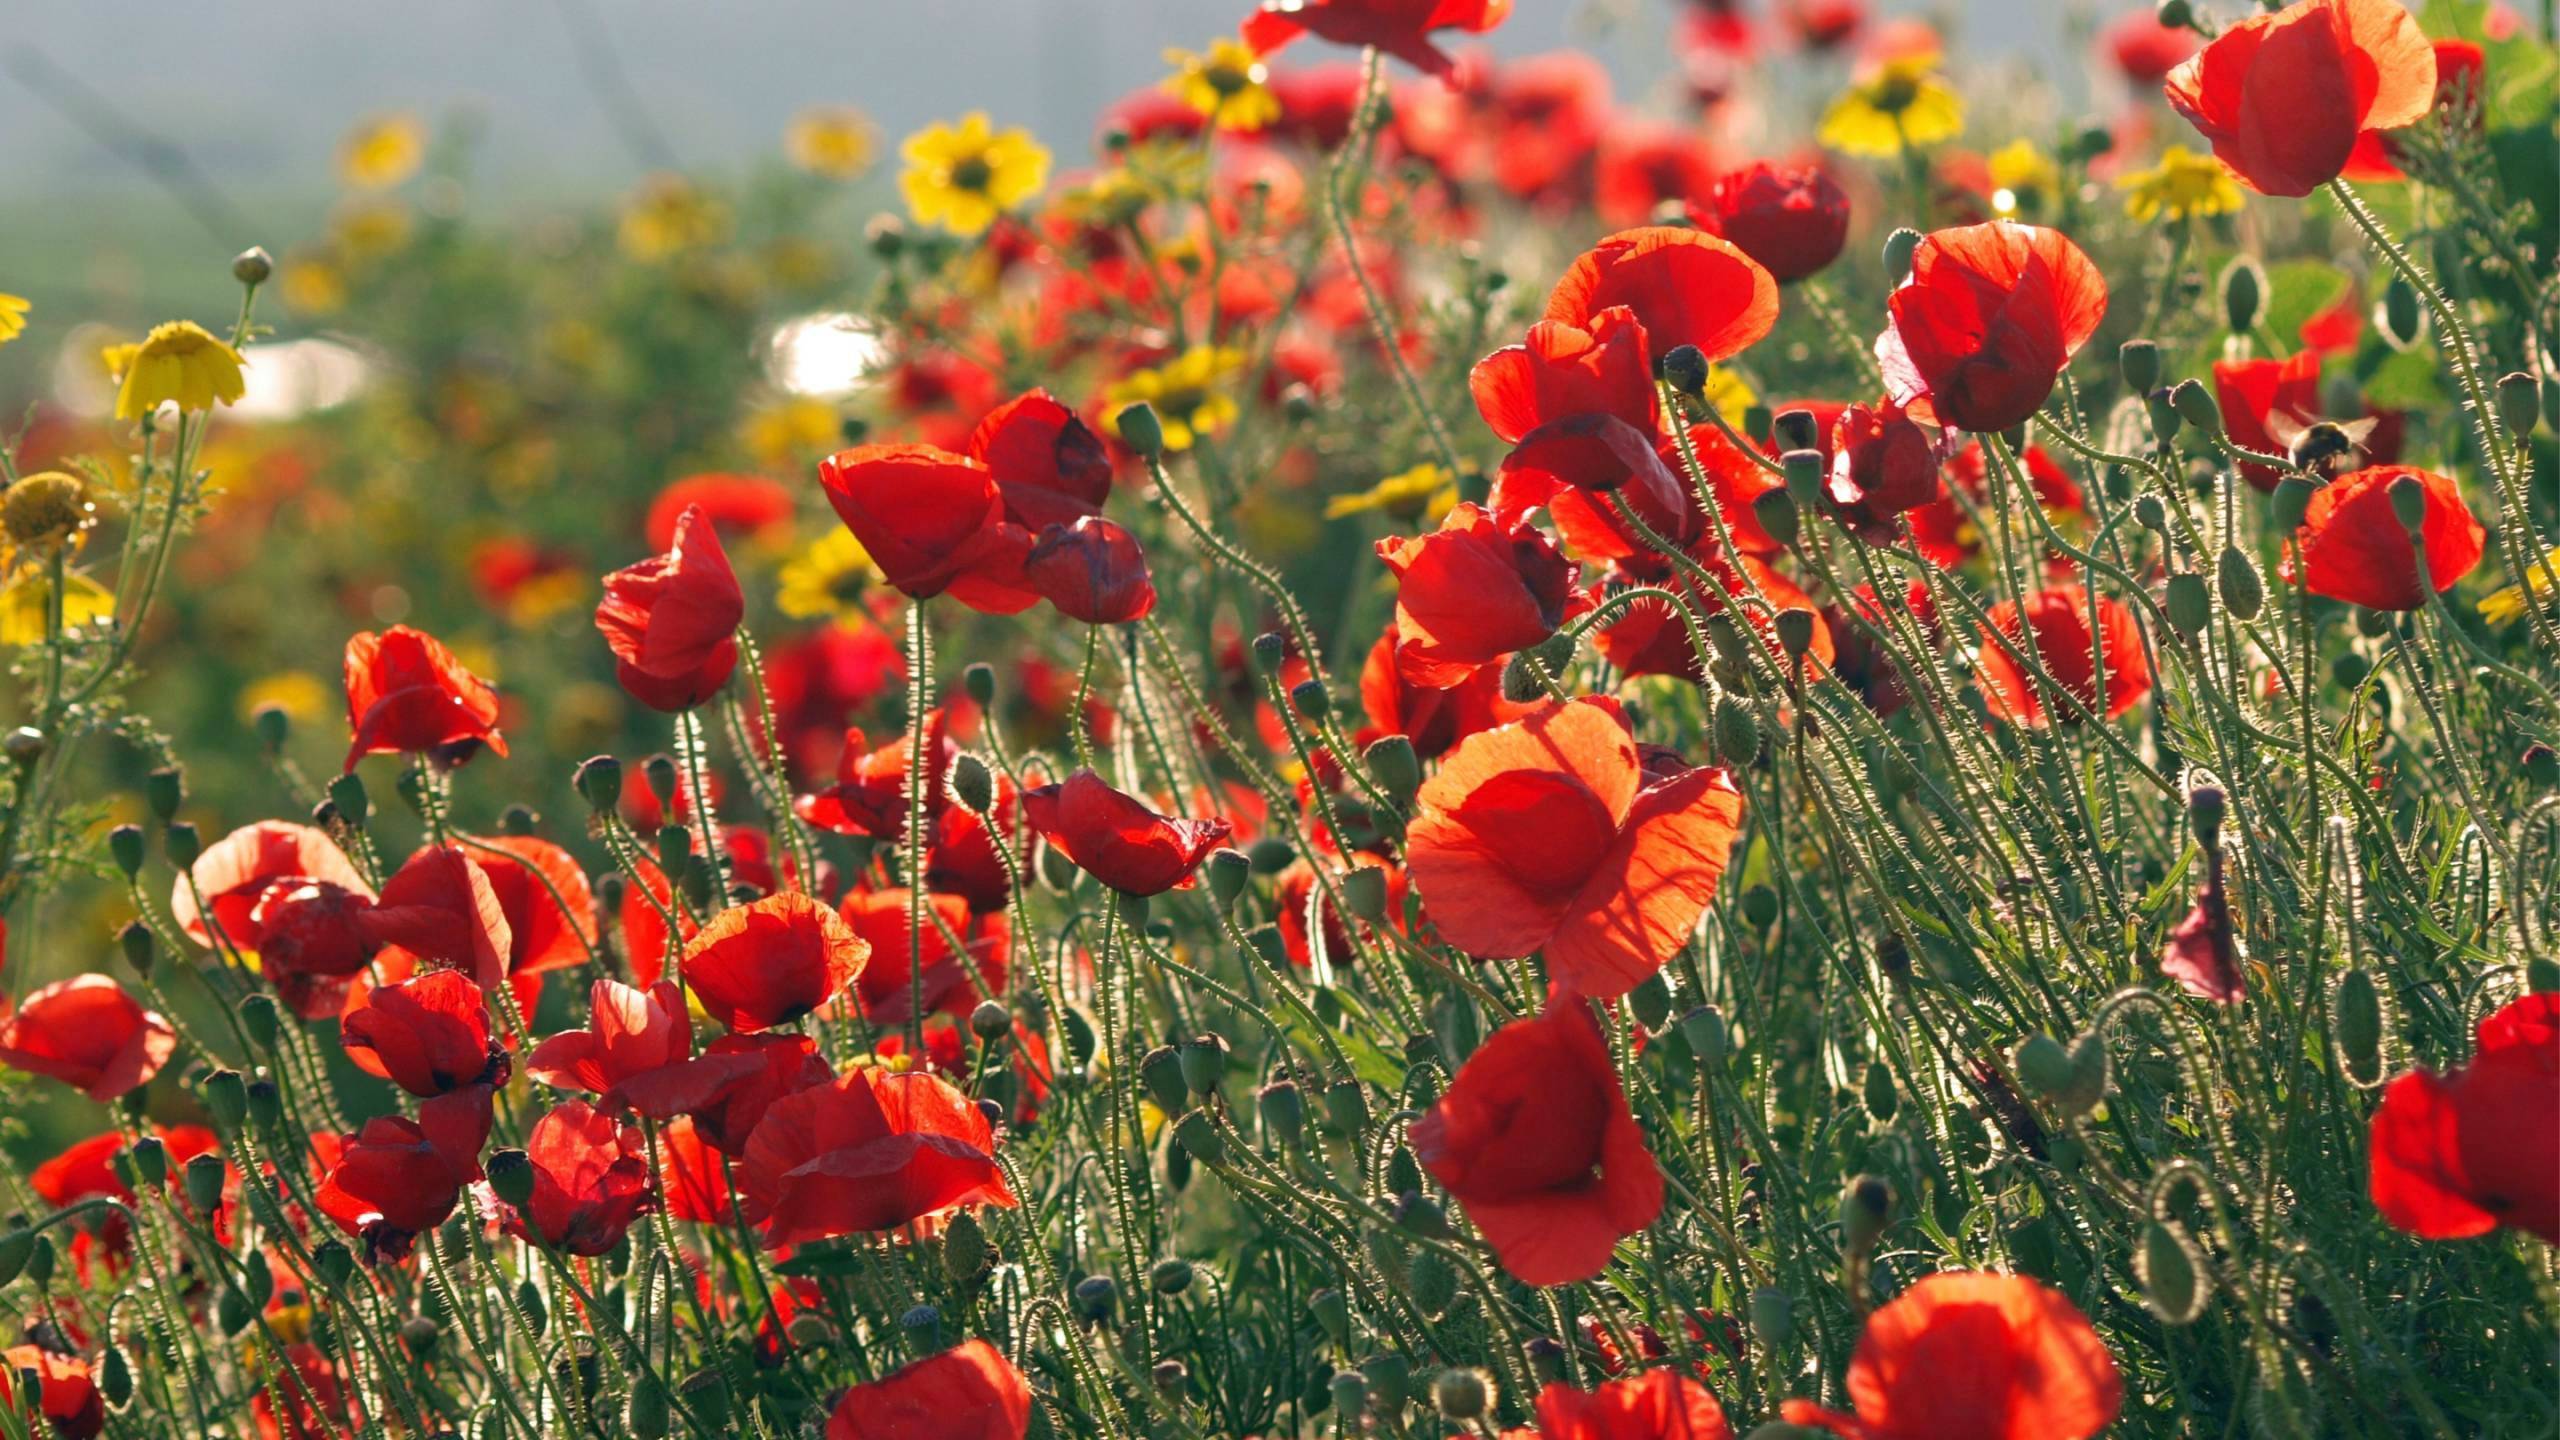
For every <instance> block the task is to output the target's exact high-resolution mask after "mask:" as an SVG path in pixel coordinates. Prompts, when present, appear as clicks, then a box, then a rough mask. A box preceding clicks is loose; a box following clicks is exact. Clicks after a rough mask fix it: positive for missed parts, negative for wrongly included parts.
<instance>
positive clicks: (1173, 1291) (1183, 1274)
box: [1147, 1259, 1192, 1295]
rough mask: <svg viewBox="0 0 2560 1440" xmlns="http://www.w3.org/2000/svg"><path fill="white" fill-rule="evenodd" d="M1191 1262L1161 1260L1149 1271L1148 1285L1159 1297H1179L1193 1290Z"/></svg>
mask: <svg viewBox="0 0 2560 1440" xmlns="http://www.w3.org/2000/svg"><path fill="white" fill-rule="evenodd" d="M1191 1273H1192V1271H1191V1262H1190V1261H1188V1260H1182V1259H1166V1260H1159V1261H1157V1262H1156V1263H1155V1265H1154V1267H1153V1268H1151V1269H1149V1270H1148V1271H1147V1283H1148V1284H1149V1285H1152V1286H1154V1287H1155V1291H1156V1293H1157V1294H1159V1295H1179V1294H1181V1293H1182V1292H1183V1291H1185V1290H1188V1289H1190V1288H1191Z"/></svg>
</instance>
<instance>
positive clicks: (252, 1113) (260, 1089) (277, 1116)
mask: <svg viewBox="0 0 2560 1440" xmlns="http://www.w3.org/2000/svg"><path fill="white" fill-rule="evenodd" d="M248 1095H249V1120H250V1123H251V1124H253V1125H255V1126H256V1127H257V1128H258V1130H259V1132H260V1133H262V1134H267V1133H273V1132H274V1130H275V1129H276V1127H277V1126H279V1125H282V1124H283V1123H284V1096H283V1094H282V1093H281V1092H279V1091H278V1090H277V1089H276V1082H274V1081H273V1080H270V1079H268V1078H267V1077H265V1076H263V1075H261V1076H259V1077H258V1078H257V1079H255V1080H252V1081H250V1082H249V1085H248Z"/></svg>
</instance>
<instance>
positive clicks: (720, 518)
mask: <svg viewBox="0 0 2560 1440" xmlns="http://www.w3.org/2000/svg"><path fill="white" fill-rule="evenodd" d="M693 510H699V511H701V512H702V513H703V514H704V515H705V516H706V517H708V518H709V519H710V521H711V528H712V529H713V530H714V531H716V532H717V533H718V534H719V536H720V538H721V540H722V541H723V542H724V543H731V542H735V541H739V540H769V539H773V538H775V537H778V536H785V535H788V534H789V533H790V532H791V522H792V521H793V520H794V519H795V518H797V516H798V514H799V511H800V506H799V503H798V502H797V501H796V500H795V499H793V497H792V493H791V487H790V486H788V485H785V484H783V483H782V482H781V481H779V480H772V479H768V478H766V477H765V476H762V475H724V474H719V473H716V472H713V473H707V474H701V475H687V476H686V477H684V478H683V479H681V480H677V481H673V482H670V483H669V484H668V485H667V487H666V488H665V489H663V490H660V491H659V492H658V495H657V498H656V499H654V500H651V501H650V502H649V518H648V519H647V520H646V521H645V522H643V524H642V525H641V533H642V534H643V535H645V536H646V537H647V538H648V541H649V548H650V549H652V550H673V549H674V548H676V529H677V525H678V523H679V522H680V521H681V520H682V519H683V517H684V516H685V514H686V512H688V511H693Z"/></svg>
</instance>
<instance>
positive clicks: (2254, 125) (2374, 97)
mask: <svg viewBox="0 0 2560 1440" xmlns="http://www.w3.org/2000/svg"><path fill="white" fill-rule="evenodd" d="M2163 90H2164V93H2166V94H2167V95H2168V97H2169V103H2170V105H2171V106H2173V107H2175V108H2176V110H2177V112H2178V113H2179V114H2181V115H2184V116H2185V117H2187V120H2188V121H2189V122H2190V123H2191V124H2193V125H2194V126H2195V127H2196V130H2197V132H2198V133H2199V134H2201V135H2203V136H2204V138H2205V140H2206V141H2207V142H2209V143H2210V144H2211V145H2212V146H2213V153H2214V158H2216V159H2218V160H2220V161H2221V162H2222V163H2223V164H2224V165H2225V166H2226V167H2228V168H2229V169H2230V171H2231V173H2232V174H2234V175H2236V176H2238V177H2239V178H2240V182H2241V183H2242V184H2244V185H2247V186H2248V187H2249V188H2250V189H2252V190H2256V191H2258V192H2259V193H2260V194H2264V195H2308V194H2310V193H2311V192H2312V191H2314V190H2317V189H2319V188H2320V187H2321V186H2323V185H2326V184H2327V183H2329V182H2330V181H2331V180H2334V179H2336V178H2337V176H2338V172H2339V171H2340V170H2341V169H2342V168H2344V167H2345V165H2346V163H2347V157H2348V155H2349V154H2350V153H2352V152H2353V151H2354V149H2355V145H2356V137H2357V136H2358V135H2359V134H2361V133H2362V132H2364V131H2367V130H2396V129H2398V128H2399V127H2401V126H2403V125H2407V124H2410V123H2412V122H2414V121H2416V120H2417V119H2418V118H2419V117H2421V116H2423V115H2425V114H2426V113H2427V109H2428V107H2429V106H2430V105H2432V104H2433V103H2434V101H2435V90H2436V58H2435V52H2434V51H2432V50H2430V49H2429V48H2428V46H2427V37H2426V35H2425V34H2424V33H2423V32H2421V31H2420V30H2419V29H2418V22H2417V21H2416V20H2415V19H2413V18H2411V16H2410V14H2409V12H2408V11H2406V10H2403V9H2401V8H2400V7H2399V6H2398V5H2396V4H2394V3H2392V0H2297V3H2295V4H2292V5H2288V6H2286V7H2285V8H2284V9H2282V10H2279V11H2277V12H2276V13H2274V14H2272V15H2252V16H2250V17H2249V18H2248V19H2245V20H2242V21H2239V22H2237V23H2235V24H2233V25H2232V26H2230V27H2229V28H2227V29H2225V30H2224V31H2223V32H2222V33H2221V34H2220V35H2218V36H2216V37H2215V38H2214V40H2213V43H2211V44H2209V45H2207V46H2205V47H2204V49H2203V51H2201V52H2200V53H2198V54H2197V55H2195V56H2194V57H2193V58H2191V59H2189V60H2188V61H2187V62H2186V63H2184V64H2182V65H2180V66H2179V67H2178V68H2177V69H2176V70H2174V71H2172V72H2171V73H2170V75H2169V80H2168V84H2167V85H2166V86H2164V87H2163Z"/></svg>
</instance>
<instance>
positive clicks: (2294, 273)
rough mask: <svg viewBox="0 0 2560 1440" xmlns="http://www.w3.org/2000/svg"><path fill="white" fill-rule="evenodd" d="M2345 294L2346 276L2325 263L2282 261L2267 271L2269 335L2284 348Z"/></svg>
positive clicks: (2315, 261)
mask: <svg viewBox="0 0 2560 1440" xmlns="http://www.w3.org/2000/svg"><path fill="white" fill-rule="evenodd" d="M2346 293H2347V277H2346V274H2345V272H2343V271H2341V270H2340V269H2339V268H2338V267H2337V266H2335V265H2332V264H2329V263H2328V262H2327V261H2325V260H2284V261H2279V262H2278V263H2276V264H2273V265H2270V266H2268V267H2267V309H2266V319H2265V321H2264V324H2265V326H2266V329H2267V331H2268V333H2270V334H2272V335H2274V336H2275V337H2276V338H2277V339H2279V340H2282V341H2283V342H2284V343H2286V344H2287V345H2291V344H2293V343H2294V342H2295V337H2297V336H2299V335H2300V334H2301V333H2302V326H2303V323H2304V322H2305V321H2307V320H2309V319H2310V318H2311V317H2312V316H2314V315H2317V314H2319V313H2320V312H2321V311H2323V310H2326V309H2328V308H2329V307H2330V306H2332V305H2335V304H2337V303H2338V300H2339V297H2341V296H2343V295H2345V294H2346Z"/></svg>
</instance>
